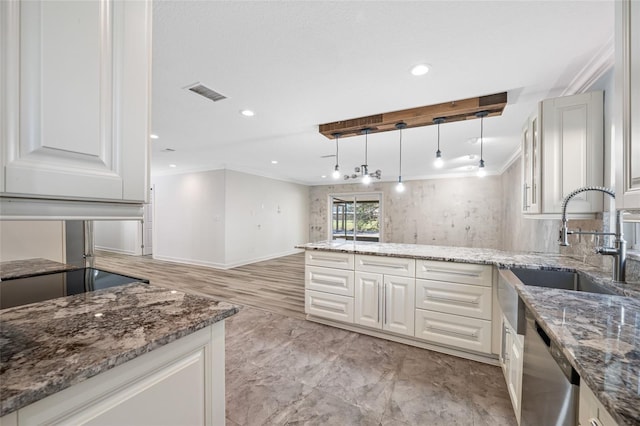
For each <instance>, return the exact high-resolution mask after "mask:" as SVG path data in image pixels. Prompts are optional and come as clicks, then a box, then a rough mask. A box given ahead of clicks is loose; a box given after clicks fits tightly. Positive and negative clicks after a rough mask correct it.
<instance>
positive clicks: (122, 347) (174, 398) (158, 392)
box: [0, 283, 238, 426]
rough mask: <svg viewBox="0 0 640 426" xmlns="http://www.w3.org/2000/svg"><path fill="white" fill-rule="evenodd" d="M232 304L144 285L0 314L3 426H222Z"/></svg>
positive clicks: (94, 293) (21, 307)
mask: <svg viewBox="0 0 640 426" xmlns="http://www.w3.org/2000/svg"><path fill="white" fill-rule="evenodd" d="M237 312H238V308H237V307H236V306H234V305H231V304H228V303H223V302H218V301H215V300H213V299H210V298H206V297H201V296H195V295H190V294H187V293H184V292H181V291H177V290H171V289H166V288H161V287H157V286H153V285H149V284H144V283H134V284H127V285H123V286H118V287H113V288H109V289H104V290H99V291H93V292H88V293H84V294H79V295H75V296H69V297H61V298H57V299H52V300H48V301H45V302H39V303H33V304H30V305H24V306H18V307H15V308H9V309H4V310H2V311H0V355H1V357H2V359H1V361H2V363H1V369H0V416H4V417H1V421H2V425H3V426H5V425H11V424H33V423H37V424H39V423H43V422H53V423H69V424H83V423H86V422H89V421H90V422H92V424H123V423H122V421H123V419H124V421H125V422H128V423H142V422H143V421H144V422H145V423H149V422H151V423H154V422H158V421H162V422H165V423H166V422H169V423H171V422H174V421H176V422H178V423H183V422H187V423H196V424H224V418H225V417H224V416H225V413H224V319H225V318H228V317H230V316H232V315H234V314H235V313H237Z"/></svg>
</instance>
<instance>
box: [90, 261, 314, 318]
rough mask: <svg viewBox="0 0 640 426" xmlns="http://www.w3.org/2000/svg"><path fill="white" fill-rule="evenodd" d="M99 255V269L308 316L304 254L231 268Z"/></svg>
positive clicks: (241, 303)
mask: <svg viewBox="0 0 640 426" xmlns="http://www.w3.org/2000/svg"><path fill="white" fill-rule="evenodd" d="M95 259H96V262H95V267H96V268H99V269H105V270H107V271H111V272H117V273H121V274H125V275H130V276H134V277H138V278H146V279H148V280H149V281H150V282H151V284H154V285H159V286H162V287H167V288H172V289H177V290H181V291H184V292H188V293H194V294H200V295H205V296H211V297H214V298H216V299H218V300H224V301H227V302H231V303H234V304H240V305H247V306H253V307H256V308H261V309H265V310H268V311H271V312H275V313H279V314H282V315H286V316H290V317H294V318H304V253H298V254H293V255H290V256H284V257H280V258H277V259H273V260H267V261H264V262H257V263H252V264H250V265H246V266H239V267H237V268H233V269H227V270H223V269H214V268H208V267H204V266H194V265H185V264H181V263H174V262H165V261H161V260H155V259H153V258H151V257H150V256H128V255H124V254H118V253H112V252H106V251H97V252H96V257H95Z"/></svg>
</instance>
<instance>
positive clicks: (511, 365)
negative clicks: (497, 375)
mask: <svg viewBox="0 0 640 426" xmlns="http://www.w3.org/2000/svg"><path fill="white" fill-rule="evenodd" d="M509 337H510V338H509V339H508V343H509V349H508V350H509V362H508V364H507V390H508V391H509V397H510V398H511V403H512V405H513V410H514V412H515V415H516V418H517V419H518V420H519V419H520V403H521V401H522V361H523V354H522V349H523V345H522V342H521V340H520V337H519V336H518V335H517V334H514V333H513V330H512V332H511V333H509Z"/></svg>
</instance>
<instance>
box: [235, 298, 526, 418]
mask: <svg viewBox="0 0 640 426" xmlns="http://www.w3.org/2000/svg"><path fill="white" fill-rule="evenodd" d="M226 326H227V332H226V336H227V346H226V348H227V349H226V357H227V358H226V365H227V377H226V392H227V424H228V425H230V426H235V425H303V424H304V425H433V426H437V425H474V426H475V425H492V426H494V425H516V420H515V417H514V415H513V411H512V408H511V402H510V401H509V396H508V394H507V389H506V385H505V382H504V378H503V377H502V372H501V371H500V369H499V368H498V367H494V366H490V365H485V364H481V363H478V362H474V361H468V360H464V359H460V358H456V357H453V356H449V355H443V354H439V353H436V352H432V351H428V350H424V349H419V348H414V347H410V346H406V345H402V344H399V343H395V342H389V341H386V340H382V339H377V338H374V337H369V336H365V335H360V334H357V333H352V332H349V331H344V330H340V329H337V328H333V327H327V326H324V325H321V324H316V323H313V322H309V321H304V320H300V319H296V318H292V317H287V316H283V315H280V314H276V313H272V312H267V311H262V310H259V309H256V308H249V307H246V308H244V309H242V310H241V311H240V313H238V314H237V315H235V316H234V317H232V318H230V319H229V320H227V324H226Z"/></svg>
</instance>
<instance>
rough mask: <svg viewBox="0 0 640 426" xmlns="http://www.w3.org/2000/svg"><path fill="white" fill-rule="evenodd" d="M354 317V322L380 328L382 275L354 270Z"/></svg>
mask: <svg viewBox="0 0 640 426" xmlns="http://www.w3.org/2000/svg"><path fill="white" fill-rule="evenodd" d="M355 276H356V290H355V318H354V322H355V323H356V324H360V325H364V326H367V327H371V328H382V315H383V312H382V309H383V306H382V305H383V297H384V296H383V294H382V285H383V281H382V275H381V274H371V273H368V272H356V275H355Z"/></svg>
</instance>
